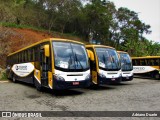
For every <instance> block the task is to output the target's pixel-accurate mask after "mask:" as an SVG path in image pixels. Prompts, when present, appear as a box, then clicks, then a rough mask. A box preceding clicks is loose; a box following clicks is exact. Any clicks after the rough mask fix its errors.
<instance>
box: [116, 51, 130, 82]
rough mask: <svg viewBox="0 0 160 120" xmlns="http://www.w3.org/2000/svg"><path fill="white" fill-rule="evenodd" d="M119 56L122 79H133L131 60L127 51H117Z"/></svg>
mask: <svg viewBox="0 0 160 120" xmlns="http://www.w3.org/2000/svg"><path fill="white" fill-rule="evenodd" d="M117 52H118V54H119V57H120V62H121V70H122V81H131V80H132V79H133V66H132V60H131V58H130V56H129V54H128V53H127V52H124V51H117Z"/></svg>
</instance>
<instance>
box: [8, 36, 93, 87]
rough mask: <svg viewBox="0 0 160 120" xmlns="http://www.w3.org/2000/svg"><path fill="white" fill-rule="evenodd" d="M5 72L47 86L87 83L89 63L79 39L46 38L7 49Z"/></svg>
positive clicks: (72, 85) (17, 78)
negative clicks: (18, 47) (8, 50)
mask: <svg viewBox="0 0 160 120" xmlns="http://www.w3.org/2000/svg"><path fill="white" fill-rule="evenodd" d="M7 76H8V78H9V79H12V80H13V82H16V81H23V82H26V83H31V84H34V85H35V86H36V88H37V89H38V90H41V88H43V87H47V88H50V89H68V88H77V87H88V86H89V83H90V79H91V77H90V67H89V59H88V54H87V50H86V48H85V45H84V44H83V43H81V42H76V41H73V40H67V39H60V38H50V39H45V40H42V41H40V42H38V43H35V44H32V45H30V46H28V47H25V48H23V49H20V50H18V51H16V52H14V53H11V54H9V55H8V57H7Z"/></svg>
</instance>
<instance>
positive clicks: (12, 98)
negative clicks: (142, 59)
mask: <svg viewBox="0 0 160 120" xmlns="http://www.w3.org/2000/svg"><path fill="white" fill-rule="evenodd" d="M0 91H1V95H0V103H1V104H0V109H1V110H3V111H160V81H158V80H151V79H142V78H134V80H133V81H129V82H123V83H121V84H119V85H109V86H100V87H97V88H89V89H73V90H65V91H58V92H54V91H51V90H47V89H45V90H44V91H43V92H39V91H37V90H36V89H35V87H34V86H32V85H28V84H23V83H16V84H15V83H12V82H4V83H2V82H1V83H0ZM48 119H51V118H48ZM54 119H56V118H54ZM63 119H68V118H63ZM75 119H83V118H75ZM85 119H86V120H87V119H94V118H85ZM96 119H106V118H96ZM108 119H109V120H111V119H112V118H108ZM116 119H119V120H121V119H122V120H128V119H129V118H116ZM131 119H132V118H131ZM136 119H137V120H143V119H144V118H136ZM146 119H148V120H149V119H151V118H145V120H146ZM152 119H153V120H154V119H156V118H152ZM71 120H72V119H71ZM133 120H135V118H134V119H133Z"/></svg>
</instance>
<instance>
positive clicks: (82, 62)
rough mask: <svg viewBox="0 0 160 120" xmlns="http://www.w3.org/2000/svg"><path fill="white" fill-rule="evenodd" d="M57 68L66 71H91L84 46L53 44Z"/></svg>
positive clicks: (64, 43)
mask: <svg viewBox="0 0 160 120" xmlns="http://www.w3.org/2000/svg"><path fill="white" fill-rule="evenodd" d="M53 48H54V59H55V68H56V69H59V70H65V71H82V70H87V69H89V64H88V57H87V52H86V49H85V47H84V45H81V44H76V43H69V42H53Z"/></svg>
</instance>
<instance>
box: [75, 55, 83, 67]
mask: <svg viewBox="0 0 160 120" xmlns="http://www.w3.org/2000/svg"><path fill="white" fill-rule="evenodd" d="M75 61H76V62H77V63H79V65H80V66H81V68H82V69H83V66H82V64H81V62H80V61H79V59H78V58H77V54H76V53H75ZM77 65H78V64H77Z"/></svg>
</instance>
